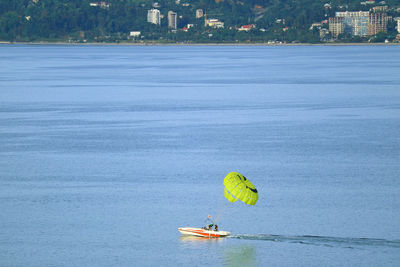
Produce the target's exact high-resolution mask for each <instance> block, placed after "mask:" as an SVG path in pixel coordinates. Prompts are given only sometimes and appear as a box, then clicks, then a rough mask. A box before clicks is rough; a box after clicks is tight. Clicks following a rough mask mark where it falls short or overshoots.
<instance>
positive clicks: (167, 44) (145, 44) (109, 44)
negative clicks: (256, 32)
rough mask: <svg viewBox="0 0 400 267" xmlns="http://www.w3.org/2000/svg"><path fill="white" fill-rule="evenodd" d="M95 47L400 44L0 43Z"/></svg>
mask: <svg viewBox="0 0 400 267" xmlns="http://www.w3.org/2000/svg"><path fill="white" fill-rule="evenodd" d="M1 44H3V45H71V46H74V45H93V46H113V45H115V46H118V45H119V46H396V45H400V43H319V44H311V43H295V44H293V43H288V44H279V43H277V44H269V43H161V42H144V43H128V42H121V43H112V42H105V43H97V42H86V43H69V42H61V41H60V42H46V41H39V42H7V41H0V45H1Z"/></svg>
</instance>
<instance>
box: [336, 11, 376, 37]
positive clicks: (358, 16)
mask: <svg viewBox="0 0 400 267" xmlns="http://www.w3.org/2000/svg"><path fill="white" fill-rule="evenodd" d="M336 17H340V18H343V24H344V31H345V32H347V33H350V34H352V35H358V36H367V35H368V22H369V11H356V12H350V11H345V12H336Z"/></svg>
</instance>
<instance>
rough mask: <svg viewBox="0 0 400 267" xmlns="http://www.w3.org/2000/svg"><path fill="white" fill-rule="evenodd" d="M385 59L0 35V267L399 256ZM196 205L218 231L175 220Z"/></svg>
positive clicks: (388, 58)
mask: <svg viewBox="0 0 400 267" xmlns="http://www.w3.org/2000/svg"><path fill="white" fill-rule="evenodd" d="M399 58H400V49H399V48H398V47H397V46H357V47H354V46H343V47H328V46H326V47H325V46H298V47H261V46H248V47H247V46H240V47H233V46H232V47H230V46H221V47H218V46H200V47H188V46H182V47H180V46H174V47H163V46H154V47H130V46H61V45H58V46H46V45H39V46H35V45H23V46H18V45H3V46H0V265H1V266H159V265H163V266H177V265H178V266H203V265H211V266H267V265H272V266H399V264H400V227H399V224H400V213H399V210H400V194H399V192H400V180H399V179H398V178H399V174H400V135H399V131H400V75H399V69H400V61H399ZM230 171H239V172H242V173H243V174H245V175H246V176H247V177H248V178H249V179H250V180H251V181H252V182H253V183H254V184H255V185H256V187H257V189H258V191H259V201H258V203H257V204H256V206H254V207H249V206H246V205H245V204H243V203H229V202H228V201H227V200H226V199H224V197H223V185H222V181H223V178H224V176H225V175H226V174H227V173H228V172H230ZM208 214H212V215H214V216H215V217H216V218H217V220H218V223H219V225H220V228H221V229H224V230H228V231H231V232H232V237H230V238H225V239H218V240H209V239H193V238H183V237H181V236H180V234H179V232H178V231H177V228H178V227H181V226H202V224H203V222H204V220H205V218H206V217H207V215H208Z"/></svg>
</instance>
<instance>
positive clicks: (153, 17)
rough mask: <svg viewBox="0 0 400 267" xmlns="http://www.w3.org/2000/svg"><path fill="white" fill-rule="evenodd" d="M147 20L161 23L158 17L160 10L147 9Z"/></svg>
mask: <svg viewBox="0 0 400 267" xmlns="http://www.w3.org/2000/svg"><path fill="white" fill-rule="evenodd" d="M147 22H150V23H153V24H156V25H161V18H160V10H158V9H154V8H153V9H150V10H148V11H147Z"/></svg>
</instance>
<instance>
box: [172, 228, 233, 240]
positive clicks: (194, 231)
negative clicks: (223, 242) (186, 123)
mask: <svg viewBox="0 0 400 267" xmlns="http://www.w3.org/2000/svg"><path fill="white" fill-rule="evenodd" d="M178 231H179V232H181V234H183V235H191V236H201V237H209V238H210V237H226V236H228V235H230V234H231V233H229V232H226V231H213V230H205V229H202V228H193V227H180V228H178Z"/></svg>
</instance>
